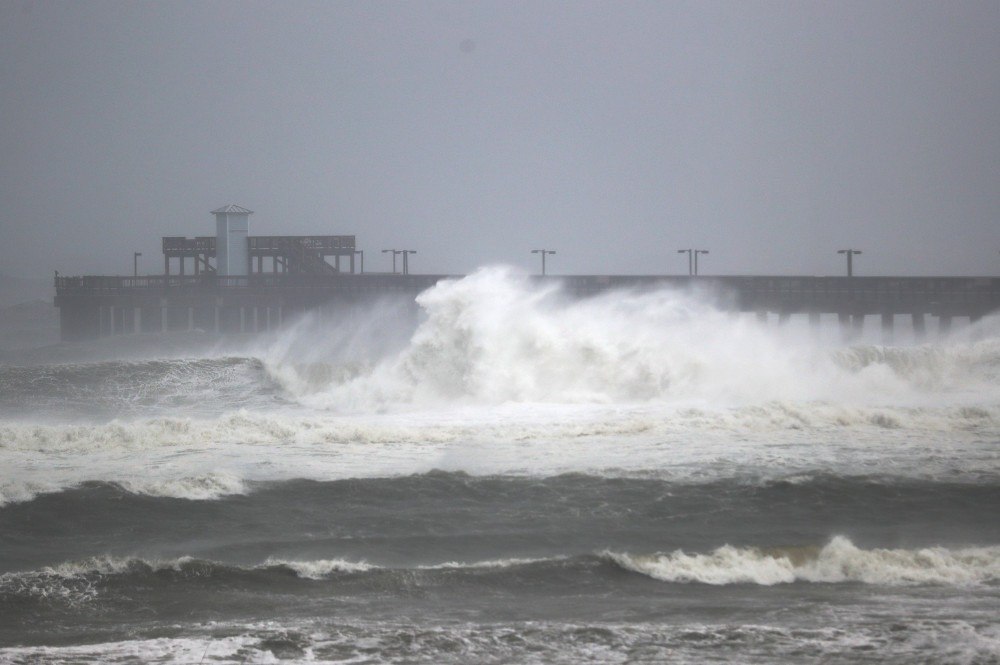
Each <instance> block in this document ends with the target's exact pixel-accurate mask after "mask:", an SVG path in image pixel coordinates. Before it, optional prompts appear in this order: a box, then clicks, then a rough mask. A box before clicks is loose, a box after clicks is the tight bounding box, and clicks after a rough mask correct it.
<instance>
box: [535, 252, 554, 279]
mask: <svg viewBox="0 0 1000 665" xmlns="http://www.w3.org/2000/svg"><path fill="white" fill-rule="evenodd" d="M531 253H532V254H541V255H542V274H543V275H544V274H545V255H546V254H555V253H556V250H554V249H533V250H531Z"/></svg>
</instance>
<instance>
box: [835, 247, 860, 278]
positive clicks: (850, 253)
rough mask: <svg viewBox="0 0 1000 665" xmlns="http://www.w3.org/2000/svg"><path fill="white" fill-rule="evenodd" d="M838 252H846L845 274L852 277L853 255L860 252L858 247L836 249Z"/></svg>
mask: <svg viewBox="0 0 1000 665" xmlns="http://www.w3.org/2000/svg"><path fill="white" fill-rule="evenodd" d="M837 253H838V254H847V276H848V277H854V255H855V254H860V253H861V250H860V249H838V250H837Z"/></svg>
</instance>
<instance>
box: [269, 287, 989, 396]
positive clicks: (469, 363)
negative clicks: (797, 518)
mask: <svg viewBox="0 0 1000 665" xmlns="http://www.w3.org/2000/svg"><path fill="white" fill-rule="evenodd" d="M417 302H418V304H419V305H420V307H421V308H422V311H423V314H424V316H425V319H424V321H423V322H422V323H421V324H420V325H419V327H417V329H416V331H415V332H414V333H413V335H412V337H411V338H410V339H409V341H408V343H407V344H406V345H405V346H404V347H403V348H402V349H401V350H399V351H398V352H394V353H389V354H387V355H385V356H383V357H381V358H379V359H377V360H375V361H374V362H372V363H371V364H370V365H366V366H365V367H364V368H363V371H358V367H359V366H358V364H357V363H355V364H354V365H350V366H349V367H348V370H349V371H345V369H344V367H345V366H347V365H346V363H345V361H344V359H343V358H342V357H340V358H339V359H337V360H335V361H333V364H334V365H336V367H337V368H338V369H337V370H336V371H327V372H326V373H325V376H326V378H327V379H328V380H327V381H323V380H319V381H317V380H316V378H317V376H320V377H323V376H324V373H323V372H319V373H317V372H316V369H315V365H310V366H309V368H308V372H303V371H299V370H297V368H296V365H295V361H294V359H295V357H296V353H297V346H298V345H297V343H293V342H289V341H287V340H286V341H285V342H284V343H283V344H282V345H281V348H280V352H279V353H268V354H265V359H266V365H267V367H268V369H269V371H270V372H271V373H272V375H273V376H274V377H275V378H276V379H277V380H278V381H280V382H281V383H282V385H284V386H285V388H286V390H288V391H289V392H290V393H291V394H292V395H294V397H295V399H297V400H299V401H301V402H303V403H305V404H307V405H309V406H313V407H325V408H332V409H336V410H346V411H362V412H365V411H371V410H379V409H383V408H386V407H393V406H398V405H414V404H415V405H440V404H454V403H478V404H501V403H506V402H545V403H602V404H613V403H621V402H636V401H650V400H653V401H657V400H665V401H671V402H678V401H685V400H687V401H692V402H699V403H712V404H714V405H742V404H747V403H760V402H766V401H797V402H802V401H815V400H819V401H834V402H854V403H858V402H860V403H872V402H878V403H885V402H887V401H888V402H897V403H898V402H899V401H900V400H903V401H906V400H916V401H919V400H920V398H921V397H923V396H926V395H927V394H928V393H934V395H935V398H940V396H941V394H942V393H954V394H961V393H966V394H969V393H972V392H976V393H977V394H980V395H981V394H982V393H983V392H984V391H986V392H989V393H990V396H991V397H993V398H998V397H1000V391H998V384H1000V370H998V368H1000V340H998V339H997V338H996V336H993V337H988V338H987V339H983V340H980V341H978V342H974V343H964V344H958V345H954V346H933V347H914V348H889V349H887V348H885V347H877V346H857V347H851V348H847V349H843V348H838V349H831V348H830V347H828V346H823V345H820V344H818V343H817V342H816V341H815V339H814V338H813V337H812V336H811V335H810V334H809V333H808V332H804V331H801V330H797V329H791V328H789V329H784V330H782V329H776V328H773V327H772V328H769V327H767V326H766V325H762V324H760V323H758V322H757V321H755V320H753V318H751V317H748V316H742V315H738V314H735V313H731V312H727V311H724V310H723V309H720V308H718V307H716V306H714V305H713V303H712V302H711V300H710V299H709V298H707V297H701V296H699V295H697V294H692V293H685V292H678V291H673V290H666V289H663V290H655V291H645V292H613V293H607V294H603V295H599V296H596V297H592V298H586V299H578V298H570V297H567V296H566V295H565V294H564V293H563V292H562V291H561V290H560V288H559V287H558V285H555V284H552V285H545V286H539V285H537V284H535V283H532V282H531V281H530V280H529V279H528V278H526V277H524V276H518V275H515V274H513V273H512V272H511V271H510V270H507V269H502V268H488V269H483V270H480V271H479V272H477V273H475V274H473V275H470V276H468V277H466V278H464V279H460V280H449V281H443V282H441V283H439V284H437V285H436V286H435V287H433V288H431V289H429V290H427V291H425V292H424V293H422V294H421V295H420V296H419V297H418V298H417ZM348 325H350V324H348ZM355 325H361V326H362V327H363V328H364V329H366V330H368V329H370V327H371V326H370V322H369V323H364V324H355ZM356 337H357V336H354V338H356ZM342 338H343V333H338V334H337V335H336V336H335V339H334V340H332V341H331V342H330V343H329V344H328V345H327V344H325V343H324V340H323V338H322V335H320V337H319V339H309V340H299V341H300V342H302V344H303V345H304V346H307V348H308V352H309V354H310V358H312V359H315V358H316V357H317V356H316V350H317V348H328V349H329V351H330V355H331V356H338V355H339V356H342V353H341V350H342V348H343V343H342ZM355 341H356V340H355ZM361 355H362V356H364V354H361ZM366 359H367V360H371V356H370V355H369V356H366ZM300 367H301V366H300Z"/></svg>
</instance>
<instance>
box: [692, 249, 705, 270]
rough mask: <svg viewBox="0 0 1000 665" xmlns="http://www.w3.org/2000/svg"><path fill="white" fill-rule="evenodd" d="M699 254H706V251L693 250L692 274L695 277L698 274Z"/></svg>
mask: <svg viewBox="0 0 1000 665" xmlns="http://www.w3.org/2000/svg"><path fill="white" fill-rule="evenodd" d="M699 254H708V250H707V249H696V250H694V274H695V275H697V274H698V255H699Z"/></svg>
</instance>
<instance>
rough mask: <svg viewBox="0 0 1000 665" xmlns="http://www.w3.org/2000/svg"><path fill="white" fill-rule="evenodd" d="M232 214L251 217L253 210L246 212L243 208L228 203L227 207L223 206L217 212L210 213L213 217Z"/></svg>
mask: <svg viewBox="0 0 1000 665" xmlns="http://www.w3.org/2000/svg"><path fill="white" fill-rule="evenodd" d="M233 213H236V214H243V215H252V214H253V210H247V209H246V208H244V207H242V206H238V205H236V204H235V203H230V204H229V205H227V206H223V207H221V208H219V209H218V210H213V211H212V214H213V215H220V214H233Z"/></svg>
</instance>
